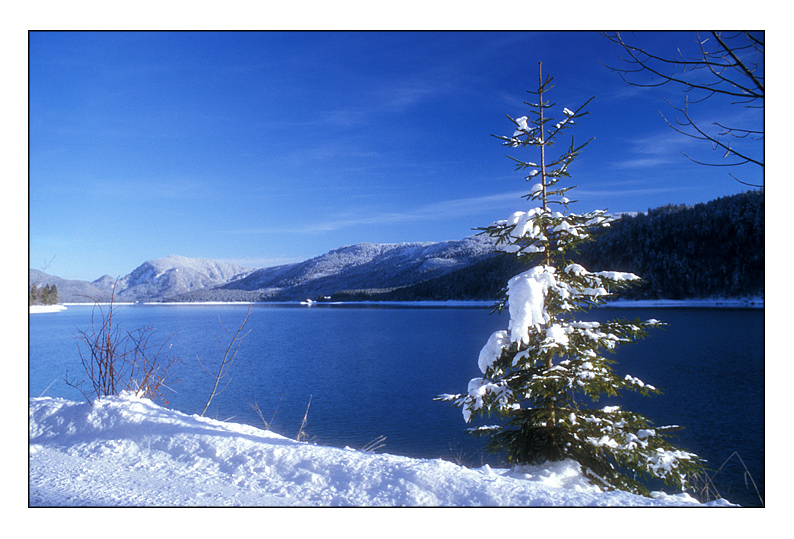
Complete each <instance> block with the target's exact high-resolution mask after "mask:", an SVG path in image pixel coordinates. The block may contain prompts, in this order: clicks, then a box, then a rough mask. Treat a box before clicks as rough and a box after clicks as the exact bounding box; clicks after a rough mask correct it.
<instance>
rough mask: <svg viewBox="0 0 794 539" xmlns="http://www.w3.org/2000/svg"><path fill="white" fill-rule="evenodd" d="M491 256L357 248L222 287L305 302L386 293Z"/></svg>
mask: <svg viewBox="0 0 794 539" xmlns="http://www.w3.org/2000/svg"><path fill="white" fill-rule="evenodd" d="M492 252H493V240H491V239H490V238H488V237H486V236H469V237H467V238H464V239H462V240H452V241H444V242H438V243H433V242H417V243H385V244H374V243H361V244H357V245H348V246H345V247H341V248H339V249H334V250H333V251H329V252H328V253H326V254H324V255H321V256H318V257H315V258H312V259H309V260H306V261H304V262H300V263H298V264H290V265H285V266H278V267H273V268H264V269H260V270H257V271H254V272H252V273H251V274H250V275H248V276H246V277H244V278H242V279H240V280H236V281H233V282H230V283H228V284H226V285H224V286H223V287H222V288H224V289H227V290H249V291H253V290H268V291H270V293H271V294H272V295H273V297H275V298H277V299H304V298H306V297H312V298H314V297H317V296H319V295H323V294H328V295H330V294H333V293H334V292H338V291H340V290H355V289H361V288H367V289H371V288H391V287H397V286H405V285H409V284H413V283H417V282H421V281H425V280H427V279H431V278H434V277H439V276H441V275H445V274H447V273H450V272H451V271H454V270H456V269H460V268H463V267H466V266H468V265H471V264H473V263H474V262H476V261H478V260H481V259H482V258H483V257H484V256H487V255H488V254H490V253H492Z"/></svg>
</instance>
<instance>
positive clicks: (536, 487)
mask: <svg viewBox="0 0 794 539" xmlns="http://www.w3.org/2000/svg"><path fill="white" fill-rule="evenodd" d="M29 410H30V416H29V436H30V437H29V448H30V453H29V466H30V468H29V505H30V506H212V507H215V506H267V507H276V506H331V507H339V506H358V507H371V506H389V507H393V506H431V507H441V506H443V507H448V506H456V507H460V506H490V507H526V506H553V507H561V506H563V507H570V506H611V507H614V506H677V507H695V506H700V505H701V504H698V502H697V501H695V500H694V499H693V498H691V497H689V496H688V495H686V494H678V495H666V494H663V493H657V494H655V495H654V497H653V498H646V497H642V496H637V495H633V494H629V493H626V492H616V491H612V492H602V491H600V490H599V489H598V488H596V487H594V486H592V485H590V484H588V482H587V481H586V480H585V479H584V478H583V477H582V475H581V473H580V470H579V465H578V464H576V463H575V462H572V461H566V462H561V463H554V464H551V465H545V466H524V467H516V468H513V469H498V470H497V469H491V468H489V467H488V466H485V467H482V468H478V469H469V468H465V467H461V466H459V465H457V464H454V463H451V462H447V461H444V460H427V459H413V458H408V457H402V456H396V455H388V454H376V453H367V452H363V451H361V450H357V449H351V448H333V447H322V446H317V445H313V444H309V443H306V442H297V441H295V440H290V439H287V438H284V437H282V436H279V435H277V434H275V433H273V432H269V431H264V430H260V429H257V428H254V427H251V426H247V425H241V424H235V423H229V422H222V421H217V420H213V419H209V418H204V417H199V416H196V415H186V414H183V413H181V412H178V411H174V410H169V409H166V408H163V407H160V406H157V405H156V404H154V403H153V402H152V401H150V400H147V399H140V398H137V397H135V396H132V395H123V396H120V397H113V398H106V399H103V400H102V401H101V402H98V403H95V404H94V406H91V405H89V404H88V403H87V402H74V401H69V400H65V399H60V398H50V397H41V398H33V399H30V401H29ZM707 505H709V506H728V505H730V504H728V503H727V502H726V501H724V500H720V501H716V502H711V503H709V504H707Z"/></svg>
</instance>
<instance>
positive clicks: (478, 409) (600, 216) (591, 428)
mask: <svg viewBox="0 0 794 539" xmlns="http://www.w3.org/2000/svg"><path fill="white" fill-rule="evenodd" d="M538 73H539V87H538V90H537V92H534V94H535V97H536V102H535V103H527V105H529V106H530V108H531V115H530V116H529V117H527V116H524V117H521V118H516V119H512V118H511V121H512V122H513V123H514V124H515V127H516V128H515V132H514V133H513V134H512V135H511V136H509V137H497V138H499V139H501V140H502V141H503V143H504V144H505V145H506V146H509V147H511V148H530V149H535V150H536V151H538V152H539V154H540V159H539V162H538V163H534V162H529V161H523V160H519V159H515V158H513V157H511V159H513V160H514V161H515V162H516V169H517V170H529V174H528V176H527V177H526V179H527V180H529V181H531V180H532V179H536V178H537V179H539V180H540V181H539V183H536V184H535V185H534V186H533V187H532V189H531V191H530V193H529V194H528V195H526V196H525V197H524V198H526V199H527V200H528V201H530V202H532V203H536V204H538V206H537V207H534V208H532V209H529V210H528V211H518V212H515V213H514V214H512V215H511V216H510V217H509V218H508V219H507V220H504V221H497V222H496V223H493V224H492V225H490V226H489V227H486V228H482V229H480V230H483V232H482V233H487V234H489V235H490V236H492V237H495V238H497V246H498V248H499V249H500V250H502V251H504V252H506V253H511V254H512V255H514V256H517V257H522V258H523V259H525V260H527V261H528V262H529V263H535V264H537V263H539V265H536V266H534V267H532V268H531V269H529V270H528V271H525V272H523V273H520V274H518V275H516V276H515V277H513V278H512V279H510V280H509V281H508V283H507V287H506V289H505V291H504V293H505V294H504V297H503V298H502V299H501V300H500V301H499V303H498V305H497V306H498V309H499V311H501V310H502V309H503V308H505V307H506V308H507V309H508V312H509V314H510V322H509V325H508V329H507V330H500V331H497V332H495V333H494V334H493V335H491V337H490V338H489V339H488V341H487V343H486V344H485V346H484V347H483V348H482V351H481V352H480V355H479V362H478V363H479V368H480V370H481V371H482V373H483V377H482V378H475V379H473V380H471V381H470V382H469V387H468V392H467V393H466V394H464V395H441V396H439V397H438V399H439V400H447V401H453V403H454V404H455V405H457V406H459V407H462V409H463V417H464V419H465V421H466V422H467V423H469V422H470V421H471V419H472V416H473V415H480V416H483V415H491V414H492V413H497V414H498V415H499V416H501V417H502V418H503V422H502V423H503V424H501V425H498V426H481V427H478V428H472V429H470V431H471V432H473V433H474V434H476V435H486V436H490V439H489V442H488V448H489V449H490V450H492V451H495V452H498V453H504V454H505V456H506V458H507V460H508V462H509V463H512V464H536V463H542V462H544V461H559V460H565V459H573V460H575V461H577V462H578V463H579V464H580V465H581V467H582V471H583V473H584V474H585V475H586V476H587V477H588V478H589V479H590V480H591V481H593V482H594V483H595V484H597V485H599V486H601V487H602V488H607V489H613V488H617V489H621V490H628V491H631V492H636V493H639V494H644V495H648V494H649V491H648V489H647V487H646V486H645V485H644V483H643V482H642V481H641V477H642V476H645V478H659V479H662V480H663V481H664V482H665V483H667V484H669V485H673V486H675V487H677V488H679V489H681V490H686V489H687V488H689V486H690V484H689V480H688V479H689V478H690V477H691V476H692V475H693V474H696V473H699V472H701V471H702V469H703V461H701V459H700V458H699V457H698V456H697V455H695V454H693V453H689V452H686V451H683V450H680V449H677V448H676V447H675V446H673V445H672V444H671V443H670V442H669V441H668V438H669V437H670V436H671V432H672V431H673V430H675V429H676V428H677V427H669V426H668V427H657V428H653V427H652V426H651V424H650V421H649V420H648V419H647V418H645V417H643V416H642V415H640V414H637V413H633V412H630V411H626V410H622V409H621V408H620V407H619V406H606V407H601V408H598V407H596V406H595V403H596V402H597V401H598V400H599V398H600V397H602V396H610V397H613V396H618V395H619V394H620V392H621V391H623V390H630V391H637V392H639V393H641V394H644V395H651V394H654V393H658V390H657V389H656V388H654V387H653V386H651V385H649V384H645V383H643V382H642V381H641V380H639V379H637V378H635V377H633V376H630V375H626V376H625V377H620V376H618V375H616V374H615V373H614V372H613V370H612V367H611V365H612V364H613V363H614V360H610V359H607V358H606V357H605V356H604V353H605V352H611V351H612V350H613V349H614V348H615V347H616V346H617V345H619V344H623V343H629V342H633V341H635V340H636V339H638V338H642V337H644V336H646V335H647V330H648V328H650V327H654V326H658V325H660V324H661V323H660V322H658V321H657V320H647V321H644V322H643V321H639V320H634V321H627V320H613V321H609V322H606V323H599V322H588V321H583V320H579V319H577V317H576V315H575V314H574V313H577V312H581V311H587V310H588V309H590V308H591V307H594V306H598V305H601V304H603V302H604V301H605V298H606V297H607V296H608V295H610V294H612V293H614V292H616V291H618V290H620V289H621V288H623V287H625V286H628V285H631V284H634V283H636V282H638V281H639V277H637V276H636V275H634V274H631V273H623V272H614V271H600V272H590V271H588V270H587V269H585V268H584V267H582V266H581V265H579V264H576V263H575V262H574V261H573V260H572V259H571V256H572V255H573V254H575V252H576V247H577V245H579V244H581V243H582V242H586V241H590V240H591V238H592V236H593V234H594V233H596V232H597V231H598V230H599V229H602V228H604V227H608V226H609V223H610V218H609V216H608V215H607V214H606V212H605V211H604V210H596V211H593V212H589V213H584V214H576V213H571V212H569V211H568V205H569V204H570V203H571V202H572V201H571V200H569V199H568V198H567V196H566V195H567V194H568V191H569V190H571V189H573V187H560V186H558V183H559V182H560V181H561V180H563V179H564V178H568V177H569V173H568V167H569V165H570V164H571V162H572V161H573V160H574V159H575V158H576V157H577V155H579V153H580V152H581V150H582V148H583V147H584V146H585V145H586V144H587V142H586V143H585V144H582V145H580V146H578V147H577V146H576V145H575V143H574V139H573V137H571V143H570V146H569V147H568V149H567V150H565V151H564V152H562V154H561V155H560V156H559V157H558V158H557V159H554V160H550V159H549V156H548V155H547V149H549V148H551V147H552V146H553V145H554V143H555V142H556V140H557V139H559V138H560V137H562V136H563V135H564V133H565V131H567V130H568V129H570V128H571V127H572V126H573V125H574V123H575V121H577V120H578V119H579V118H581V117H583V116H584V115H586V114H588V113H587V112H585V111H584V107H585V106H586V105H587V104H588V103H589V102H590V101H592V99H593V98H591V99H590V100H588V101H587V102H586V103H585V104H584V105H582V106H581V107H579V108H578V109H576V110H574V111H571V110H569V109H567V108H564V109H563V110H562V112H563V118H562V120H561V121H555V120H553V119H552V118H550V117H548V116H547V111H549V109H551V108H553V107H555V106H556V105H554V104H549V103H548V102H547V101H546V94H547V92H548V91H549V90H550V89H551V88H552V84H551V82H552V78H551V77H548V76H547V77H546V78H545V80H544V78H543V75H542V70H541V65H540V64H539V68H538ZM508 117H509V116H508ZM588 142H589V141H588ZM552 204H556V205H558V207H559V208H560V209H561V210H563V211H553V210H552V209H550V206H551V205H552Z"/></svg>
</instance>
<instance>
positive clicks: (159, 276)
mask: <svg viewBox="0 0 794 539" xmlns="http://www.w3.org/2000/svg"><path fill="white" fill-rule="evenodd" d="M251 271H253V268H246V267H243V266H238V265H236V264H230V263H228V262H221V261H218V260H209V259H205V258H186V257H184V256H178V255H170V256H168V257H165V258H158V259H155V260H148V261H146V262H144V263H143V264H141V265H140V266H138V267H137V268H135V270H133V272H132V273H130V274H129V275H125V276H124V277H122V278H121V279H119V281H118V284H117V285H116V286H117V288H116V295H117V298H118V299H121V300H140V299H146V298H161V297H167V296H173V295H176V294H181V293H184V292H189V291H191V290H196V289H201V288H206V287H212V286H217V285H221V284H224V283H227V282H229V281H231V280H233V279H239V278H241V277H244V276H245V275H247V274H248V273H250V272H251Z"/></svg>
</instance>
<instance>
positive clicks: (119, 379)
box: [64, 285, 179, 405]
mask: <svg viewBox="0 0 794 539" xmlns="http://www.w3.org/2000/svg"><path fill="white" fill-rule="evenodd" d="M115 292H116V287H115V285H114V286H113V291H112V293H111V296H110V303H109V304H107V305H106V306H104V307H103V305H102V304H100V303H99V302H98V301H95V302H94V309H93V310H92V312H91V326H90V327H89V328H88V329H84V330H78V332H77V339H78V343H77V348H78V351H79V354H80V359H81V361H82V364H83V369H84V370H85V374H86V378H83V379H80V380H74V379H73V380H70V379H69V373H68V372H67V373H66V376H65V378H64V380H65V382H66V383H67V385H69V386H71V387H74V388H76V389H77V390H78V391H80V393H81V394H82V395H83V397H85V399H86V400H87V401H88V402H89V404H92V405H93V401H99V400H101V399H102V398H103V397H106V396H114V395H118V394H120V393H122V392H125V391H126V392H132V393H135V394H136V395H138V396H140V397H144V398H147V399H152V400H155V399H157V400H159V401H161V402H162V403H163V404H164V405H167V404H168V401H167V400H165V398H164V397H163V394H162V389H164V388H168V386H167V385H166V384H165V381H166V378H167V375H168V372H169V371H170V369H171V367H173V365H174V363H176V362H178V361H179V359H178V358H176V357H174V356H171V355H169V354H168V353H167V348H166V345H168V341H169V340H170V339H171V337H173V335H171V336H170V337H168V338H167V339H166V340H165V341H163V342H161V343H159V344H158V343H156V342H155V341H154V337H155V335H156V333H157V330H156V329H154V328H153V327H152V326H145V327H142V328H139V329H136V330H134V331H131V332H129V331H122V329H121V327H120V326H119V324H118V323H117V321H116V320H115V315H116V313H115V306H114V297H115ZM168 347H169V348H170V345H168ZM84 384H88V385H90V387H84Z"/></svg>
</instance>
